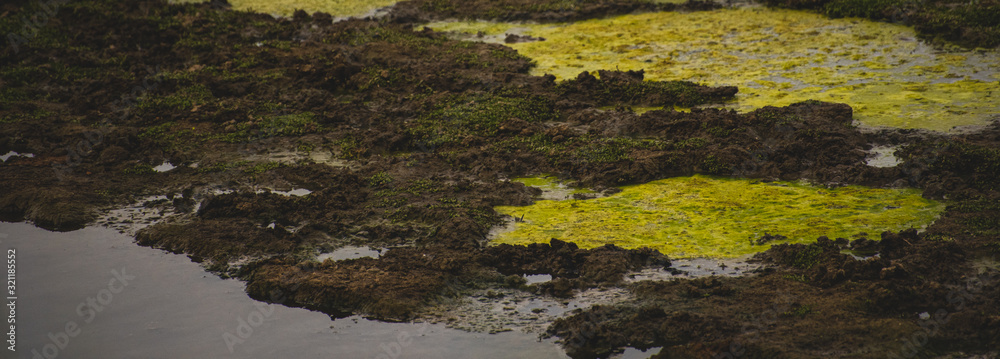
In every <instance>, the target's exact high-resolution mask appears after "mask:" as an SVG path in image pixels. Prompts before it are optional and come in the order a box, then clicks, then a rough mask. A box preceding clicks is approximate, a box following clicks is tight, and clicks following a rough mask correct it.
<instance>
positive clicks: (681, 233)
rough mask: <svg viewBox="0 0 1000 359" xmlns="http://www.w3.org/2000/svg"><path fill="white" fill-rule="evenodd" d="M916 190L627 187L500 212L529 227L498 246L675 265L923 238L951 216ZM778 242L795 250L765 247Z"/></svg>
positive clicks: (721, 182) (668, 182)
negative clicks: (657, 255)
mask: <svg viewBox="0 0 1000 359" xmlns="http://www.w3.org/2000/svg"><path fill="white" fill-rule="evenodd" d="M944 207H945V206H944V204H941V203H939V202H936V201H932V200H928V199H924V198H922V197H921V196H920V191H919V190H914V189H874V188H865V187H859V186H847V187H841V188H836V189H826V188H822V187H815V186H810V185H805V184H799V183H789V182H771V183H764V182H759V181H756V180H749V179H724V178H713V177H706V176H693V177H679V178H670V179H665V180H659V181H654V182H650V183H646V184H640V185H633V186H626V187H622V192H620V193H617V194H614V195H611V196H609V197H603V198H596V199H589V200H564V201H550V200H543V201H537V202H535V204H533V205H530V206H524V207H514V206H501V207H496V210H497V212H500V213H502V214H507V215H511V216H513V217H515V218H521V216H522V215H523V216H524V217H523V221H522V222H519V223H517V224H516V228H515V229H514V230H513V231H509V232H505V233H501V234H499V235H498V236H497V237H496V238H495V239H494V240H493V242H494V243H508V244H517V245H527V244H530V243H548V242H549V241H550V240H551V239H552V238H556V239H559V240H563V241H568V242H573V243H576V244H577V245H579V246H580V247H582V248H594V247H599V246H603V245H606V244H614V245H616V246H619V247H623V248H630V249H631V248H640V247H650V248H653V249H657V250H659V251H660V252H662V253H664V254H667V255H669V256H671V257H675V258H686V257H719V258H724V257H739V256H743V255H746V254H752V253H756V252H760V251H763V250H766V249H768V248H769V247H770V244H777V243H810V242H813V241H815V240H816V238H817V237H819V236H829V237H831V238H836V237H845V238H849V237H852V236H857V235H865V234H867V235H869V236H877V235H878V234H879V233H881V232H883V231H887V230H892V231H898V230H903V229H908V228H911V227H913V228H921V227H924V226H926V225H928V224H930V223H931V222H932V221H934V219H935V218H936V217H937V216H938V214H939V213H941V211H943V210H944ZM768 234H780V235H783V236H785V237H787V239H786V240H781V241H778V242H770V243H764V244H756V243H758V242H760V241H759V239H760V238H761V237H764V236H765V235H768Z"/></svg>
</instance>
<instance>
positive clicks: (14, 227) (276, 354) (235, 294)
mask: <svg viewBox="0 0 1000 359" xmlns="http://www.w3.org/2000/svg"><path fill="white" fill-rule="evenodd" d="M8 248H15V249H16V250H17V263H18V267H17V280H18V302H17V303H18V317H17V323H18V324H19V326H18V337H17V340H18V342H17V343H18V354H20V355H19V356H18V358H31V356H32V355H31V351H32V349H34V350H36V351H38V352H39V353H41V352H42V351H43V350H46V347H45V346H46V345H49V344H53V345H51V346H49V348H48V350H49V353H50V354H51V353H52V352H53V351H55V350H56V349H57V347H56V346H55V344H62V346H63V348H62V349H61V350H58V357H60V358H281V357H285V358H376V357H380V355H383V357H399V358H445V357H465V358H477V357H478V358H501V357H502V358H529V357H530V358H564V357H565V355H564V354H563V353H562V351H561V349H559V348H558V347H557V346H556V345H555V344H553V343H552V342H549V341H545V342H539V341H538V340H537V339H536V338H535V336H532V335H527V334H521V333H502V334H497V335H486V334H478V333H468V332H463V331H458V330H454V329H448V328H445V327H444V326H443V325H437V324H425V323H382V322H375V321H369V320H366V319H363V318H360V317H357V316H355V317H348V318H344V319H339V320H331V319H330V318H329V317H328V316H327V315H325V314H322V313H318V312H312V311H308V310H304V309H298V308H288V307H284V306H280V305H271V304H264V303H261V302H257V301H254V300H251V299H250V298H249V297H247V295H246V294H245V293H244V291H243V288H244V286H243V284H242V283H241V282H238V281H235V280H222V279H219V278H218V277H216V276H214V275H212V274H209V273H206V272H205V271H204V270H202V268H201V267H199V266H198V265H197V264H195V263H192V262H191V261H190V260H189V259H188V258H186V257H184V256H179V255H173V254H169V253H164V252H162V251H160V250H155V249H151V248H145V247H139V246H137V245H135V244H134V243H132V240H131V239H130V238H129V237H126V236H124V235H121V234H118V233H117V232H115V231H113V230H110V229H103V228H85V229H82V230H79V231H74V232H67V233H56V232H48V231H45V230H42V229H38V228H35V227H33V226H31V225H29V224H24V223H13V224H12V223H0V249H2V250H4V251H6V250H7V249H8ZM113 271H114V272H113ZM116 278H123V279H124V281H125V282H127V284H125V285H123V284H122V282H121V281H119V280H118V279H116ZM109 282H110V283H109ZM115 292H117V293H115ZM88 320H89V322H88ZM70 322H72V323H74V325H75V326H76V327H75V329H73V330H71V331H70V333H71V334H72V333H76V335H74V336H70V335H66V336H65V339H66V340H65V341H64V340H63V338H64V337H63V336H62V334H63V333H67V331H66V329H67V328H66V325H67V323H70ZM227 333H228V335H227ZM49 334H52V337H55V338H56V341H57V342H58V343H56V342H54V341H53V339H50V337H49ZM227 337H228V343H227ZM230 347H231V348H232V351H230Z"/></svg>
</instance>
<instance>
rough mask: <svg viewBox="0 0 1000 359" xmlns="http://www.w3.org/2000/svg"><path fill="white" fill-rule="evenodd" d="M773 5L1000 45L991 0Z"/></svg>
mask: <svg viewBox="0 0 1000 359" xmlns="http://www.w3.org/2000/svg"><path fill="white" fill-rule="evenodd" d="M765 3H767V4H769V5H772V6H783V7H792V8H800V9H812V10H815V11H820V12H823V13H824V14H826V15H829V16H831V17H835V18H839V17H863V18H868V19H873V20H883V21H890V22H898V23H903V24H907V25H912V26H914V27H915V28H916V30H917V31H918V32H919V33H920V35H921V36H922V37H924V38H927V39H932V40H944V41H951V42H954V43H957V44H959V45H962V46H966V47H970V48H971V47H984V48H991V47H996V46H997V45H1000V5H998V4H996V3H995V2H989V1H984V2H980V1H972V2H968V1H955V0H945V1H919V0H831V1H828V0H820V1H816V0H766V1H765Z"/></svg>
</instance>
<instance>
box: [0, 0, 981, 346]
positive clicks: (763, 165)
mask: <svg viewBox="0 0 1000 359" xmlns="http://www.w3.org/2000/svg"><path fill="white" fill-rule="evenodd" d="M572 3H573V5H572V6H569V7H563V8H553V9H548V8H544V6H541V8H538V9H532V8H527V7H519V8H518V9H524V10H517V11H506V12H504V11H500V10H496V9H501V10H502V9H505V8H504V6H507V7H513V6H514V5H518V4H520V2H517V1H511V2H503V3H500V4H501V5H495V4H494V5H489V6H477V4H479V2H475V3H472V2H469V3H462V2H445V1H426V2H423V1H413V2H403V3H400V4H397V5H396V7H395V8H394V10H391V11H390V15H389V16H387V17H385V18H381V19H352V20H347V21H341V22H336V23H333V22H332V21H331V20H332V17H331V16H330V15H327V14H321V13H317V14H313V15H309V14H306V13H305V12H297V13H296V14H295V16H294V17H292V18H284V19H275V18H273V17H271V16H269V15H262V14H251V13H244V12H239V11H232V10H230V9H228V8H227V7H226V6H216V5H210V4H199V5H166V4H164V3H161V2H156V1H137V2H129V3H127V4H117V3H112V2H110V1H73V2H69V3H65V4H61V5H60V7H59V8H58V13H57V14H55V15H53V16H51V17H49V19H48V21H47V22H46V24H45V25H44V26H39V27H38V32H37V35H36V36H35V37H33V38H31V39H30V41H26V42H24V43H20V44H19V45H20V46H18V48H17V49H16V50H15V49H14V48H13V47H10V46H8V47H5V48H3V50H2V51H3V52H0V67H2V68H3V70H2V72H0V123H2V126H0V153H7V152H9V151H15V152H17V153H30V154H33V155H34V156H33V157H22V156H13V157H10V158H8V159H7V160H6V161H5V162H4V163H3V164H2V165H0V183H2V187H3V188H4V191H3V192H0V219H2V220H5V221H23V220H27V221H31V222H33V223H34V224H35V225H37V226H40V227H43V228H46V229H50V230H60V231H66V230H73V229H78V228H81V227H83V226H85V225H87V224H89V223H93V222H94V221H95V220H96V219H97V218H99V217H101V214H102V213H103V212H106V211H107V210H109V209H112V208H118V207H122V206H125V205H129V204H132V203H133V202H136V201H137V200H139V199H141V198H143V197H146V196H153V195H162V196H165V197H164V199H159V200H154V201H148V202H145V203H142V206H143V207H145V208H147V209H150V210H152V211H153V212H155V211H160V212H161V213H162V215H163V216H165V217H166V220H162V221H160V222H158V223H156V224H154V225H152V226H149V227H146V228H142V229H139V230H138V233H137V235H136V239H137V241H138V243H139V244H141V245H145V246H150V247H155V248H163V249H166V250H169V251H172V252H176V253H183V254H186V255H188V256H190V257H191V259H192V260H193V261H196V262H201V263H203V264H204V265H205V266H206V267H207V268H209V269H211V270H212V271H214V272H216V273H218V274H219V275H220V276H224V277H227V276H232V277H237V278H239V279H241V280H244V281H246V282H247V291H248V294H249V295H250V296H251V297H253V298H255V299H258V300H262V301H267V302H275V303H281V304H285V305H289V306H298V307H306V308H310V309H315V310H320V311H323V312H326V313H328V314H331V315H334V316H348V315H353V314H361V315H365V316H368V317H371V318H376V319H381V320H393V321H397V320H409V319H413V318H414V317H415V316H417V315H420V313H422V310H424V309H426V308H427V307H428V306H430V305H432V304H433V303H435V302H437V301H440V300H442V299H443V298H462V297H463V296H466V295H468V294H469V293H471V292H474V291H477V290H488V289H490V288H502V289H504V290H520V291H525V292H529V293H536V294H538V295H544V296H550V297H557V298H568V297H571V296H572V295H573V294H574V293H577V292H578V291H581V290H587V289H592V288H622V289H625V290H627V291H629V292H630V293H631V294H632V298H631V299H630V300H628V301H624V302H620V303H616V304H614V305H603V306H595V307H592V308H590V309H587V310H581V311H579V312H575V313H573V314H572V315H571V316H569V317H566V318H564V319H559V320H557V321H556V322H555V323H554V324H553V325H552V327H550V328H549V329H548V335H552V336H556V337H559V338H561V339H562V340H563V341H564V344H565V347H566V349H567V352H568V353H569V355H570V356H572V357H574V358H590V357H601V358H603V357H607V356H608V355H610V354H611V353H614V352H616V351H619V350H621V348H624V347H633V348H639V349H645V348H652V347H663V349H662V350H661V351H660V354H658V355H657V356H656V357H659V358H674V357H677V358H685V357H712V356H715V355H717V354H720V353H727V352H729V353H731V355H733V356H734V357H737V356H744V357H755V358H756V357H760V358H764V357H769V358H770V357H782V358H798V357H803V358H805V357H816V356H836V357H884V356H887V355H890V354H892V353H907V352H908V351H909V350H910V349H907V348H905V347H902V349H901V347H900V345H901V344H900V341H899V337H900V336H901V335H910V334H912V333H920V331H921V330H925V329H922V328H927V326H928V325H930V324H928V323H931V324H936V325H937V326H936V327H934V328H938V329H935V331H933V332H931V331H927V332H926V333H929V334H928V335H927V337H928V339H927V340H926V342H925V343H923V344H920V345H919V346H917V347H915V348H914V349H913V350H916V351H917V352H919V355H921V356H945V355H952V354H954V355H959V354H957V353H966V354H982V353H989V350H995V348H997V347H998V346H1000V312H998V311H997V308H1000V302H998V300H1000V299H998V298H1000V287H998V285H997V282H998V279H1000V277H997V276H996V273H997V268H996V262H995V259H993V258H994V257H995V256H996V255H998V254H1000V242H998V239H997V238H998V236H1000V222H998V221H997V218H1000V207H998V206H997V205H996V203H1000V192H998V189H1000V180H998V178H1000V150H998V148H1000V124H997V123H994V124H992V125H989V126H987V127H986V128H984V129H982V130H980V131H977V132H970V133H960V134H941V133H935V132H926V131H919V130H898V129H880V130H874V131H873V130H862V129H860V128H858V127H857V126H855V125H854V124H853V123H852V109H851V107H850V106H848V105H845V104H836V103H826V102H818V101H806V102H802V103H797V104H794V105H790V106H786V107H765V108H762V109H759V110H756V111H753V112H749V113H744V114H740V113H736V112H734V111H731V110H724V109H716V108H699V107H697V106H699V105H712V104H720V103H724V102H726V101H728V100H731V99H732V97H733V96H734V94H736V93H737V91H738V89H737V88H735V87H706V86H702V85H698V84H694V83H690V82H683V81H674V82H653V81H643V74H642V73H641V72H636V71H628V72H618V71H613V70H610V69H609V70H605V71H601V72H600V73H599V76H597V77H595V76H593V75H591V74H588V73H582V74H580V76H578V77H577V78H575V79H572V80H568V81H564V82H556V81H555V79H554V77H551V76H531V75H529V74H528V70H529V69H530V68H531V66H532V63H531V60H530V59H528V58H526V57H524V56H521V55H519V54H518V53H517V52H515V51H513V50H512V49H510V48H507V47H504V46H501V45H496V44H484V43H475V42H464V41H457V40H452V39H449V38H447V37H446V36H444V35H443V34H439V33H435V32H433V31H430V30H429V29H426V30H412V28H413V26H414V25H416V24H417V23H419V22H422V21H425V20H430V19H443V18H453V17H465V18H486V19H503V20H510V19H518V20H537V21H562V20H571V19H572V20H575V19H584V18H591V17H595V16H598V15H599V14H600V15H606V14H613V13H629V12H633V11H653V10H675V9H680V10H684V11H697V10H705V9H712V8H715V7H716V6H715V5H708V4H703V3H688V4H686V5H681V6H679V7H678V6H675V5H669V4H667V5H655V6H654V5H650V4H646V3H638V2H631V1H610V2H593V3H592V2H580V3H576V2H572ZM38 6H39V5H38V3H37V2H29V1H16V2H13V3H6V4H4V5H3V6H2V7H0V14H2V15H0V24H2V26H3V27H0V30H3V31H0V32H2V33H7V32H8V31H16V30H17V29H18V27H19V26H21V23H20V20H19V19H20V18H21V15H24V14H31V13H33V12H35V11H44V10H40V8H39V7H38ZM543 8H544V9H543ZM491 9H492V10H491ZM12 29H13V30H12ZM674 105H678V106H685V107H692V106H693V107H695V108H694V109H692V110H691V111H690V112H679V111H674V110H669V108H672V107H673V106H674ZM639 106H667V107H666V108H668V110H654V111H649V112H644V113H642V114H637V113H636V112H635V111H633V110H632V107H639ZM874 145H893V146H900V149H899V150H898V151H897V152H896V156H897V157H899V159H900V161H901V163H900V164H899V165H897V166H894V167H872V166H868V165H867V164H866V158H867V156H868V154H867V152H866V151H869V150H871V148H872V146H874ZM164 162H167V163H170V164H171V165H173V166H175V167H174V168H173V169H170V170H168V171H164V172H159V171H157V170H156V169H154V167H156V166H158V165H160V164H162V163H164ZM540 173H551V174H555V175H557V176H558V177H559V178H561V179H563V180H565V181H567V182H572V183H575V184H577V185H581V186H586V187H591V188H594V189H596V190H598V191H605V190H606V191H614V190H615V188H614V187H615V186H620V185H625V184H634V183H643V182H647V181H651V180H656V179H662V178H667V177H674V176H685V175H691V174H707V175H716V176H729V177H748V178H759V179H762V180H808V181H811V182H812V183H816V184H821V185H827V186H842V185H848V184H851V185H866V186H873V187H897V188H898V187H913V188H919V189H922V190H924V196H925V197H927V198H932V199H940V200H947V201H949V202H948V203H949V206H948V208H947V210H946V212H945V213H944V214H943V215H942V218H941V219H939V220H938V221H937V222H935V223H934V224H933V225H932V226H930V227H929V228H928V229H927V230H926V231H924V232H921V233H916V232H906V231H904V232H901V233H888V232H887V233H882V234H880V235H876V234H872V235H871V237H872V238H866V239H864V240H862V239H852V240H851V241H846V240H839V239H836V238H834V239H828V238H820V239H818V240H817V243H816V244H811V245H777V246H775V247H773V248H772V249H770V250H768V251H766V252H763V253H761V254H759V255H758V256H757V257H756V260H757V261H759V262H761V263H762V264H763V265H764V268H762V269H760V270H759V271H758V273H757V274H755V275H752V276H748V277H741V278H715V277H712V278H700V279H676V280H673V281H670V282H655V281H639V282H636V283H627V282H625V281H624V279H623V275H624V274H625V273H629V272H633V271H638V270H640V269H643V268H650V267H654V268H655V267H664V266H666V267H669V265H670V260H669V258H666V257H664V256H663V255H661V254H660V253H658V252H655V251H652V250H648V249H637V250H626V249H621V248H617V247H614V246H607V247H602V248H597V249H591V250H584V249H580V248H577V247H576V246H575V245H574V244H572V243H567V242H562V241H557V240H554V241H552V242H551V243H549V244H535V245H530V246H510V245H500V246H487V245H486V243H485V239H486V234H487V233H488V231H489V230H490V228H492V227H493V226H495V225H498V224H500V223H502V221H503V220H504V219H503V218H501V216H500V215H499V214H497V213H496V212H495V211H494V210H493V207H494V206H498V205H526V204H529V203H531V202H532V201H533V199H534V198H535V196H536V195H538V194H539V193H538V190H537V189H534V188H531V187H526V186H524V185H522V184H520V183H516V182H511V181H509V179H510V178H514V177H519V176H527V175H535V174H540ZM292 189H304V190H308V191H307V192H308V194H306V195H303V196H295V195H286V194H282V193H278V191H289V190H292ZM169 213H173V215H168V214H169ZM154 217H155V216H154ZM107 220H108V221H110V222H117V223H119V224H125V225H129V224H132V223H125V222H127V220H126V219H122V218H111V219H107ZM845 242H846V243H845ZM345 245H351V246H369V247H373V248H389V249H388V250H386V251H384V252H383V253H382V254H381V255H380V256H379V257H378V258H357V259H350V260H345V261H324V262H318V261H316V260H315V257H316V255H317V253H319V252H323V251H327V250H330V249H336V248H339V247H342V246H345ZM852 249H864V250H866V251H870V252H877V253H878V254H879V256H878V257H877V258H869V259H864V260H857V259H855V258H854V257H852V256H850V255H848V254H844V253H842V251H845V250H852ZM982 263H985V265H980V264H982ZM530 274H550V275H552V277H553V279H552V280H551V281H548V282H544V283H538V284H531V285H529V284H527V283H526V282H525V280H524V279H523V277H522V276H523V275H530ZM970 278H975V279H977V280H978V283H979V284H977V285H976V287H974V288H973V289H974V290H973V289H969V287H967V285H966V284H967V283H968V280H970ZM776 293H781V294H783V296H780V297H781V298H788V300H787V301H783V302H780V303H776V302H778V301H776V300H775V298H776ZM956 293H957V294H956ZM956 298H957V299H956ZM939 309H940V310H944V311H945V314H944V316H943V317H940V318H939V317H937V316H936V314H937V313H938V312H939ZM768 312H773V316H772V317H773V318H771V319H766V320H764V321H763V322H762V321H761V320H759V318H760V316H761V313H768ZM924 312H926V313H929V315H931V317H930V318H931V319H930V320H931V321H930V322H929V321H928V320H927V319H921V318H920V315H919V314H920V313H924ZM927 330H929V329H927ZM734 344H736V345H735V346H734ZM902 355H906V354H902ZM992 355H995V352H993V354H992ZM907 357H909V356H907Z"/></svg>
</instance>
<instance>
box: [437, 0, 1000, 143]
mask: <svg viewBox="0 0 1000 359" xmlns="http://www.w3.org/2000/svg"><path fill="white" fill-rule="evenodd" d="M719 24H725V26H722V25H719ZM428 26H429V27H431V28H434V29H436V30H440V31H457V32H464V33H471V34H474V33H477V32H480V31H482V32H484V33H485V34H487V35H502V34H506V33H512V34H515V33H516V34H522V35H529V36H533V37H542V38H545V39H546V41H534V42H524V43H515V44H510V45H509V46H511V47H512V48H514V49H515V50H517V51H518V53H520V54H523V55H525V56H528V57H529V58H531V59H533V60H534V61H535V63H536V64H537V66H536V67H534V68H533V69H532V70H531V73H533V74H536V75H543V74H552V75H555V76H556V77H557V78H558V79H563V80H567V81H566V82H570V81H572V79H574V78H576V77H577V75H578V74H579V73H580V72H581V71H590V72H593V71H597V70H600V69H612V68H614V69H618V70H621V71H626V70H636V71H638V70H645V76H646V79H647V80H653V81H664V83H665V84H667V83H671V84H674V85H672V86H677V83H672V82H670V81H693V82H697V83H702V84H705V85H709V86H738V87H739V93H738V94H737V95H736V102H735V103H733V104H732V105H731V107H733V108H735V109H737V110H740V111H749V110H752V109H756V108H762V107H764V106H767V105H772V106H785V105H790V104H793V103H798V102H802V101H804V100H810V99H812V100H822V101H827V102H840V103H847V104H849V105H851V107H852V108H853V109H854V115H855V118H857V119H858V120H859V121H860V122H861V123H863V124H866V125H870V126H891V127H900V128H926V129H931V130H936V131H949V130H951V129H952V128H953V127H954V126H965V125H982V124H985V123H987V121H988V120H989V119H990V118H991V117H992V116H994V115H995V114H996V106H995V105H994V104H996V103H997V102H1000V99H998V96H1000V92H997V91H995V90H994V89H995V87H996V81H997V80H998V79H1000V71H998V70H1000V69H998V68H997V67H995V66H993V65H991V64H995V63H998V62H1000V52H998V51H995V50H988V51H975V52H972V51H947V52H942V51H939V50H937V49H934V48H933V47H932V46H930V45H927V44H925V43H922V42H919V41H917V40H916V34H915V33H914V31H913V30H912V29H909V28H906V27H904V26H899V25H892V24H885V23H875V22H871V21H862V20H857V19H832V20H831V19H827V18H824V17H823V16H821V15H816V14H809V13H805V12H801V11H790V10H766V9H759V8H757V9H727V10H716V11H707V12H694V13H675V12H661V13H648V14H635V15H625V16H619V17H612V18H606V19H599V20H588V21H581V22H575V23H567V24H559V25H532V24H513V23H494V22H438V23H432V24H429V25H428ZM820 34H822V36H819V35H820ZM997 38H1000V37H997ZM694 49H697V50H694ZM647 82H648V81H647ZM644 86H646V85H644ZM662 86H667V85H662ZM634 92H641V90H638V89H626V90H625V92H621V93H625V94H628V93H634ZM692 95H697V94H696V93H692ZM627 98H628V96H625V99H626V100H627ZM611 99H613V97H612V98H611ZM693 102H697V101H693Z"/></svg>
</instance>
